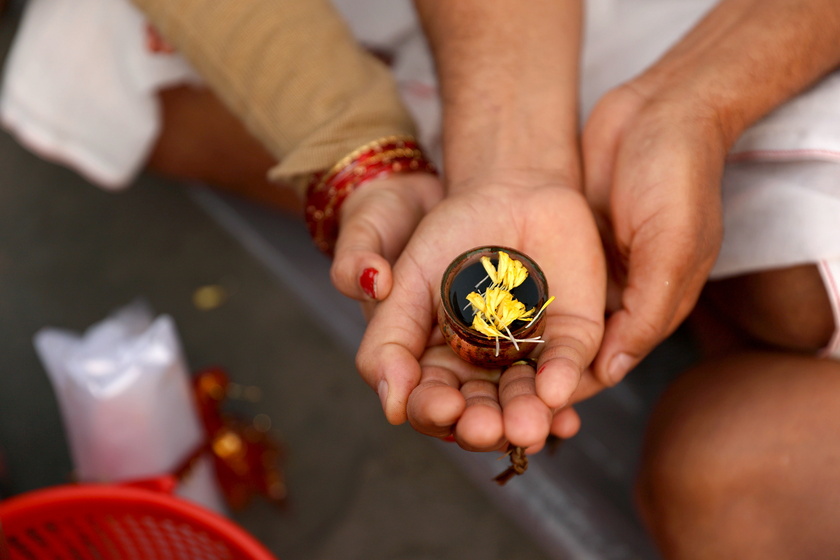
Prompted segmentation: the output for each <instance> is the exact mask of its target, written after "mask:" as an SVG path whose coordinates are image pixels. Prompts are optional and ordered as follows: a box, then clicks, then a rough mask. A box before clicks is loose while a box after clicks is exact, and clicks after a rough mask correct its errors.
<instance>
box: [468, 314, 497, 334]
mask: <svg viewBox="0 0 840 560" xmlns="http://www.w3.org/2000/svg"><path fill="white" fill-rule="evenodd" d="M472 328H474V329H475V330H477V331H478V332H480V333H481V334H483V335H485V336H487V337H489V338H496V337H499V336H502V333H501V332H499V331H498V330H496V329H494V328H493V327H491V326H490V325H488V324H487V323H485V322H484V319H482V318H481V316H480V315H476V316H475V317H473V323H472Z"/></svg>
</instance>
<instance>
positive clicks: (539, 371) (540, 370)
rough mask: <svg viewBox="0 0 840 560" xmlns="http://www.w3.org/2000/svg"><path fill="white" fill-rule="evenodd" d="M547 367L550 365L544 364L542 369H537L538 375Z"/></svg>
mask: <svg viewBox="0 0 840 560" xmlns="http://www.w3.org/2000/svg"><path fill="white" fill-rule="evenodd" d="M546 367H548V366H543V367H541V368H540V369H538V370H537V375H539V374H541V373H542V372H544V371H545V368H546Z"/></svg>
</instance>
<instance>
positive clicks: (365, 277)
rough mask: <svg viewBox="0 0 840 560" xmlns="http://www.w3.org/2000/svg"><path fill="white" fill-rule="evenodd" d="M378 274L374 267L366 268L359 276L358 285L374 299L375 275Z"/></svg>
mask: <svg viewBox="0 0 840 560" xmlns="http://www.w3.org/2000/svg"><path fill="white" fill-rule="evenodd" d="M378 275H379V271H378V270H376V269H375V268H366V269H364V270H363V271H362V275H361V276H359V285H360V286H361V287H362V290H363V291H364V292H365V293H366V294H367V295H368V297H370V298H371V299H376V277H377V276H378Z"/></svg>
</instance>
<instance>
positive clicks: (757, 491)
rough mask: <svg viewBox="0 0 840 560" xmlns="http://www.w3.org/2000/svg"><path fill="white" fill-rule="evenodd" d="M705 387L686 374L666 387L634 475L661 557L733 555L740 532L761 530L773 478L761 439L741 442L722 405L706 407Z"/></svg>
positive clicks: (641, 509) (639, 502)
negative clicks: (759, 443) (680, 382)
mask: <svg viewBox="0 0 840 560" xmlns="http://www.w3.org/2000/svg"><path fill="white" fill-rule="evenodd" d="M703 392H704V388H702V387H700V386H699V384H695V383H694V382H691V381H689V382H688V383H687V384H685V383H684V384H683V385H682V387H675V390H672V391H670V392H669V393H670V395H666V398H665V400H664V401H663V403H661V404H660V406H659V407H658V408H657V410H656V411H655V413H654V415H653V418H652V424H651V426H650V429H649V431H648V434H647V438H646V441H645V447H644V453H643V455H642V462H641V468H640V471H639V475H638V478H637V481H636V488H635V490H636V503H637V507H638V509H639V513H640V516H641V518H642V519H643V521H644V523H645V525H646V526H647V528H648V530H649V531H650V533H651V536H652V537H653V539H654V540H655V542H656V543H657V545H658V546H659V548H660V550H661V551H662V553H663V555H664V556H665V557H666V558H673V559H680V558H724V557H732V556H728V554H729V552H731V551H732V550H733V549H737V546H736V545H735V544H734V543H737V542H738V541H739V539H741V538H742V537H741V534H747V533H749V534H752V535H757V534H759V533H760V532H761V531H763V530H764V529H762V528H761V527H760V525H761V523H760V522H759V520H761V519H762V518H763V516H762V508H763V504H762V500H763V496H764V495H765V494H766V493H767V492H766V490H767V489H768V488H772V487H773V485H774V484H776V483H777V482H778V479H777V475H778V474H779V473H778V472H774V468H773V464H774V461H772V460H767V459H768V458H767V457H763V456H762V449H761V447H760V446H759V447H751V446H749V445H745V441H744V440H743V439H742V436H743V435H744V434H739V433H738V429H737V428H736V429H733V428H734V426H732V425H730V424H729V423H728V422H727V421H726V419H727V416H726V414H724V413H723V412H722V410H721V409H720V408H718V407H716V406H715V405H711V406H709V409H708V410H704V406H705V405H704V403H708V402H709V400H710V399H709V395H704V394H703ZM774 480H775V482H774ZM756 523H758V526H756ZM730 529H731V531H730ZM733 547H734V548H733Z"/></svg>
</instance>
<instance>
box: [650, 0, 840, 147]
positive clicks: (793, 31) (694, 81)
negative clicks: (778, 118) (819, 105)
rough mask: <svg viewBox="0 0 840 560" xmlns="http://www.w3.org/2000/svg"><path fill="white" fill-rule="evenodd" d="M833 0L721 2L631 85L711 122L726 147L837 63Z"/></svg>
mask: <svg viewBox="0 0 840 560" xmlns="http://www.w3.org/2000/svg"><path fill="white" fill-rule="evenodd" d="M839 38H840V4H838V3H837V1H836V0H722V1H721V2H720V3H719V4H718V5H717V6H716V7H715V8H714V9H713V10H712V11H711V12H710V13H709V14H708V15H707V16H706V17H705V18H704V19H703V20H702V21H701V22H700V23H699V24H698V25H697V26H695V28H694V29H693V30H692V31H691V32H690V33H688V34H687V35H686V36H685V37H684V38H683V40H682V41H680V42H679V43H678V44H677V45H676V46H675V47H674V48H672V49H671V50H670V51H669V52H668V53H666V55H665V56H664V57H663V58H662V59H661V60H660V61H659V62H657V63H656V64H655V65H653V66H652V67H651V68H650V69H649V70H648V71H647V72H645V73H644V74H643V75H642V76H640V77H639V78H638V79H637V80H635V82H634V86H635V87H636V88H637V90H638V91H641V93H642V94H643V95H645V96H648V97H658V98H659V99H666V100H669V101H670V102H676V103H679V104H682V108H683V109H684V110H690V111H695V112H696V114H697V116H698V117H700V118H708V120H711V121H714V122H715V123H716V126H717V127H718V128H719V131H720V134H721V138H722V139H723V141H724V143H725V144H726V145H727V146H731V144H732V143H734V142H735V140H737V138H738V136H739V135H740V134H741V133H742V132H743V131H744V130H745V129H746V128H747V127H749V126H750V125H751V124H753V123H754V122H756V121H757V120H758V119H760V118H761V117H762V116H764V115H765V114H767V113H768V112H770V111H772V110H773V109H774V108H775V107H777V106H778V105H780V104H782V103H783V102H785V101H786V100H788V99H790V98H791V97H793V96H794V95H796V94H797V93H799V92H801V91H802V90H804V89H806V88H808V87H809V86H810V85H812V84H813V83H814V82H816V81H817V80H819V79H820V78H821V77H823V76H825V75H826V74H827V73H828V72H830V71H831V70H833V69H834V68H836V67H837V66H838V64H840V39H839Z"/></svg>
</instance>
